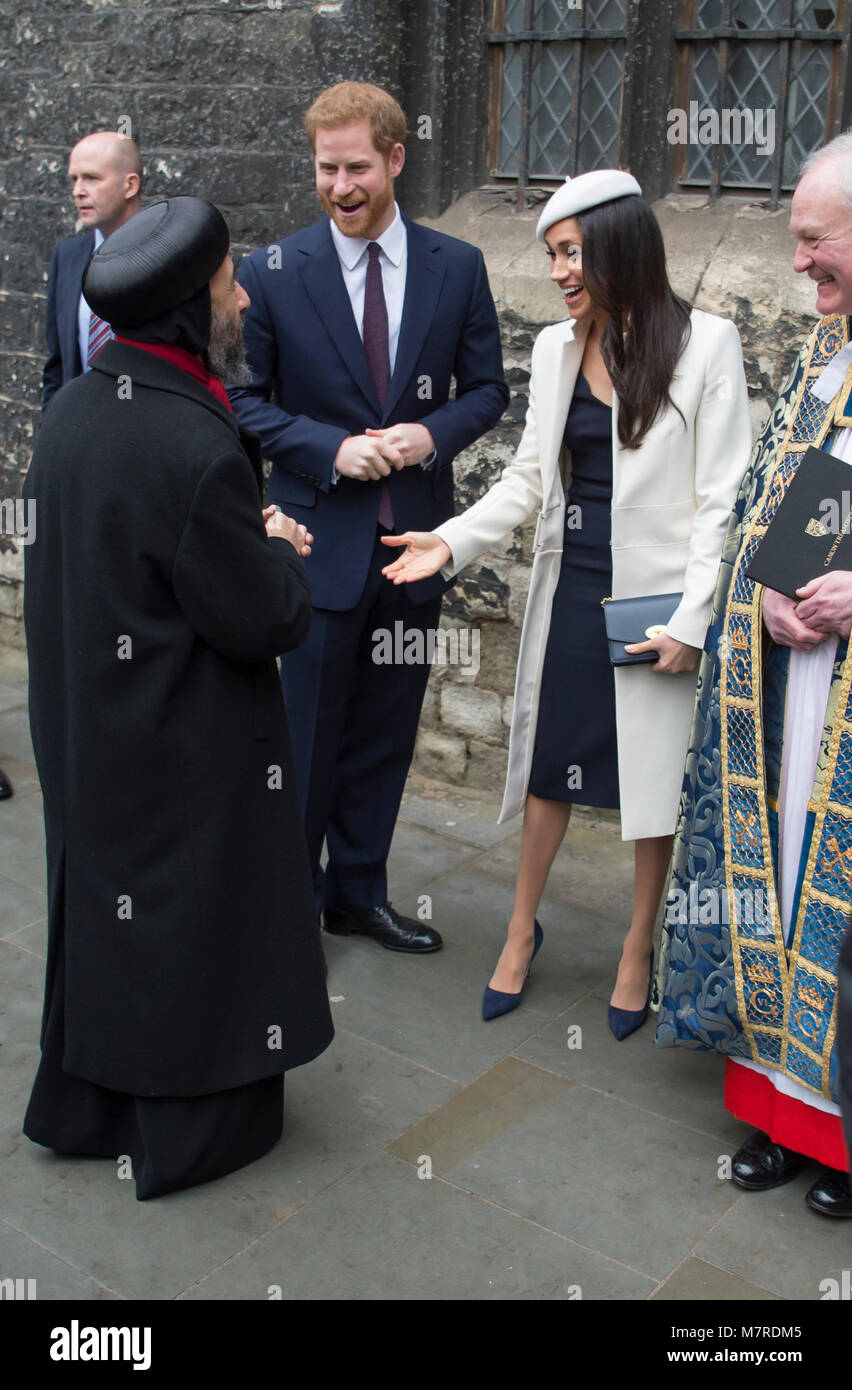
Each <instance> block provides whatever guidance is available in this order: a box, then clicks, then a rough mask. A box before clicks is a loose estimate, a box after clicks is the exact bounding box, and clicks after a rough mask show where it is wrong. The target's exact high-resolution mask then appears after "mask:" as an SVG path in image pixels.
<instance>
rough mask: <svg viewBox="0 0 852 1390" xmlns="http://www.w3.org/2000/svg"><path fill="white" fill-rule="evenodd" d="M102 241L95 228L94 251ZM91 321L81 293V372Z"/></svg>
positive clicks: (78, 319) (86, 353) (78, 336)
mask: <svg viewBox="0 0 852 1390" xmlns="http://www.w3.org/2000/svg"><path fill="white" fill-rule="evenodd" d="M103 239H104V234H103V232H102V231H101V229H100V227H96V228H95V245H94V250H95V251H97V249H98V247H99V246H100V244H101V242H102V241H103ZM91 321H92V311H91V309H90V308H89V306H88V304H87V303H86V301H85V299H84V298H83V295H82V291H81V293H80V303H79V304H78V305H77V341H78V342H79V344H80V361H81V363H82V364H83V371H85V370H86V363H87V361H88V357H89V325H90V323H91Z"/></svg>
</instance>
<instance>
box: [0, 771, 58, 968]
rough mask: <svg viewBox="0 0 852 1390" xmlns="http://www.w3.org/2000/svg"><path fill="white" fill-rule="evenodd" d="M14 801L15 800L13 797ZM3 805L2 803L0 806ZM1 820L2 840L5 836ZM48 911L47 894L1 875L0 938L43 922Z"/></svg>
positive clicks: (0, 832)
mask: <svg viewBox="0 0 852 1390" xmlns="http://www.w3.org/2000/svg"><path fill="white" fill-rule="evenodd" d="M11 799H12V801H14V800H15V797H14V796H13V797H12V798H11ZM2 804H3V803H2V802H0V805H2ZM3 829H4V827H3V822H2V820H0V838H2V835H3ZM46 910H47V894H46V893H45V892H43V891H41V892H40V891H39V890H38V889H37V888H29V887H28V886H27V885H26V884H24V883H16V882H15V880H14V879H13V878H8V877H7V875H6V874H0V936H2V938H3V939H4V940H6V939H8V938H9V937H10V936H12V935H13V934H14V933H15V932H18V931H21V930H23V929H25V928H26V927H29V926H32V924H33V923H34V922H39V921H41V920H42V919H43V918H44V916H45V913H46Z"/></svg>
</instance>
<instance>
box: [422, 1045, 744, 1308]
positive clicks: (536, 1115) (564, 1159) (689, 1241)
mask: <svg viewBox="0 0 852 1390" xmlns="http://www.w3.org/2000/svg"><path fill="white" fill-rule="evenodd" d="M525 1065H527V1064H525ZM717 1151H718V1142H717V1141H716V1140H715V1139H713V1138H708V1137H707V1136H704V1135H701V1134H698V1133H696V1131H695V1130H691V1129H686V1128H685V1127H683V1126H681V1125H677V1124H675V1123H674V1122H673V1121H669V1120H662V1119H660V1118H659V1117H657V1116H654V1115H649V1114H648V1113H647V1112H646V1111H644V1110H640V1109H639V1108H638V1107H635V1106H629V1105H626V1104H625V1103H624V1102H623V1101H620V1100H617V1099H616V1098H615V1097H612V1096H604V1095H601V1094H600V1093H599V1092H597V1091H591V1090H589V1089H588V1088H587V1087H585V1086H580V1085H572V1086H569V1087H567V1088H566V1089H565V1090H564V1091H563V1092H561V1093H560V1094H559V1095H557V1096H555V1097H554V1098H553V1099H552V1100H550V1101H548V1102H547V1103H545V1104H544V1105H542V1106H540V1107H539V1108H538V1109H536V1110H534V1111H533V1112H532V1113H531V1114H530V1115H528V1116H527V1117H526V1118H525V1119H524V1122H523V1124H518V1125H515V1126H513V1127H512V1128H509V1129H507V1130H506V1131H504V1132H503V1133H502V1134H501V1135H500V1136H499V1140H498V1141H494V1140H492V1141H491V1142H490V1143H486V1144H484V1145H483V1146H482V1148H480V1149H479V1150H478V1151H477V1152H476V1153H475V1154H472V1155H470V1156H469V1157H467V1158H465V1159H464V1160H463V1161H462V1162H460V1163H459V1164H457V1165H456V1166H455V1167H454V1168H452V1169H451V1170H450V1171H449V1172H448V1173H447V1174H446V1176H447V1177H448V1179H449V1180H450V1181H451V1182H455V1183H457V1184H458V1185H459V1186H460V1187H465V1188H468V1189H469V1190H470V1191H473V1192H478V1193H480V1194H481V1195H482V1196H484V1197H487V1198H489V1200H491V1201H493V1202H496V1203H498V1204H499V1205H500V1206H502V1207H505V1208H506V1209H507V1210H509V1211H513V1212H516V1213H517V1214H518V1215H519V1216H524V1217H526V1218H527V1219H529V1220H533V1221H536V1222H538V1224H540V1225H542V1226H546V1227H547V1228H548V1229H550V1230H553V1231H557V1232H559V1233H560V1234H562V1235H565V1236H568V1237H569V1238H570V1239H572V1240H575V1241H578V1242H579V1243H580V1244H582V1245H585V1246H588V1247H589V1248H591V1249H593V1250H597V1251H599V1252H600V1253H602V1254H605V1255H610V1256H612V1257H613V1258H617V1259H620V1260H622V1261H623V1262H624V1263H625V1264H628V1265H630V1266H631V1267H632V1268H633V1269H636V1270H639V1271H641V1272H642V1273H644V1274H647V1275H649V1276H651V1277H654V1278H655V1279H657V1280H660V1279H663V1278H665V1276H666V1275H667V1274H669V1273H670V1272H671V1271H672V1269H674V1267H675V1265H677V1264H679V1263H680V1261H681V1260H682V1259H683V1258H684V1256H686V1255H688V1254H690V1253H691V1252H692V1250H693V1247H694V1246H695V1244H696V1242H697V1241H698V1240H700V1239H701V1237H702V1236H703V1235H705V1234H706V1233H707V1231H708V1230H709V1229H710V1227H711V1226H713V1225H714V1224H715V1222H716V1221H718V1220H719V1218H720V1217H721V1216H723V1215H724V1213H725V1212H726V1211H727V1209H728V1208H729V1207H730V1206H731V1205H732V1204H733V1203H734V1202H735V1200H736V1196H735V1189H732V1185H731V1183H729V1182H724V1181H721V1180H719V1179H717V1178H716V1175H715V1173H716V1168H715V1164H716V1154H717ZM716 1263H719V1262H718V1261H716Z"/></svg>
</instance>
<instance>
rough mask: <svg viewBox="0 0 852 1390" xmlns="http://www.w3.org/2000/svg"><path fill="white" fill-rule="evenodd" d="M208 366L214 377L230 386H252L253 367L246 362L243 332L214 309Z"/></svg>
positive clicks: (211, 318) (208, 349)
mask: <svg viewBox="0 0 852 1390" xmlns="http://www.w3.org/2000/svg"><path fill="white" fill-rule="evenodd" d="M207 366H208V369H209V370H210V371H211V372H212V373H213V375H214V376H218V377H219V379H220V380H221V381H226V382H227V383H228V385H229V386H250V385H251V380H252V373H251V367H250V366H249V364H248V362H247V361H246V354H245V349H244V347H243V335H242V330H241V329H240V328H238V327H237V326H236V325H235V324H233V323H232V322H231V320H230V319H229V318H227V317H226V316H225V315H224V314H217V312H216V310H215V309H214V310H213V311H212V313H211V315H210V342H209V343H208V345H207Z"/></svg>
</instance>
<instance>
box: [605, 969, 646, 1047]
mask: <svg viewBox="0 0 852 1390" xmlns="http://www.w3.org/2000/svg"><path fill="white" fill-rule="evenodd" d="M653 983H654V952H653V951H652V952H651V971H650V974H649V976H648V998H647V999H646V1000H645V1007H644V1009H615V1008H613V1006H612V1004H610V1005H609V1012H608V1014H607V1018H608V1019H609V1028H610V1032H611V1033H612V1035H613V1037H614V1038H615V1039H616V1041H617V1042H623V1041H624V1039H625V1038H629V1037H630V1034H631V1033H635V1032H636V1029H637V1028H641V1027H642V1024H643V1023H644V1022H645V1019H646V1018H647V1017H648V1009H649V1008H650V1006H651V987H652V985H653Z"/></svg>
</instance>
